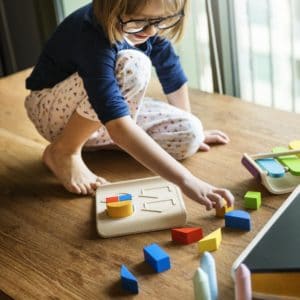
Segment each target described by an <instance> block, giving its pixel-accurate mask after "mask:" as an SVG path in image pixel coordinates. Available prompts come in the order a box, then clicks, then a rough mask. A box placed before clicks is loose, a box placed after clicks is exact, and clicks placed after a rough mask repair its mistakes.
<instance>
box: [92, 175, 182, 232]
mask: <svg viewBox="0 0 300 300" xmlns="http://www.w3.org/2000/svg"><path fill="white" fill-rule="evenodd" d="M122 194H131V195H132V200H131V201H132V203H133V209H134V211H133V214H132V215H131V216H128V217H124V218H111V217H109V216H108V214H107V210H106V198H108V197H114V196H119V195H122ZM186 219H187V214H186V208H185V205H184V201H183V198H182V194H181V191H180V189H179V188H178V187H177V186H176V185H174V184H173V183H171V182H169V181H167V180H165V179H163V178H161V177H150V178H143V179H136V180H128V181H120V182H115V183H110V184H106V185H103V186H101V187H99V188H98V189H97V191H96V223H97V224H96V225H97V231H98V233H99V235H100V236H102V237H114V236H122V235H127V234H132V233H139V232H147V231H154V230H161V229H167V228H173V227H178V226H183V225H184V224H185V223H186Z"/></svg>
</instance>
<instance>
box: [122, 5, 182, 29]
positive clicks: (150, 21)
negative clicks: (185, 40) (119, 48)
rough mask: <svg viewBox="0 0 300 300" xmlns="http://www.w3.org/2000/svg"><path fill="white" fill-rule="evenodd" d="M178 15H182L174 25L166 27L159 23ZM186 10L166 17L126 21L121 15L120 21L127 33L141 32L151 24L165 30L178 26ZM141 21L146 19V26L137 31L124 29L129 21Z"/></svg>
mask: <svg viewBox="0 0 300 300" xmlns="http://www.w3.org/2000/svg"><path fill="white" fill-rule="evenodd" d="M176 16H180V18H179V19H178V21H176V22H175V23H174V24H173V25H171V26H169V27H166V28H159V27H158V24H159V23H160V22H161V21H164V20H167V19H169V18H173V17H176ZM184 16H185V15H184V11H183V9H182V10H181V11H180V12H178V13H177V14H175V15H172V16H168V17H164V18H152V19H131V20H128V21H126V22H124V21H123V20H122V19H121V17H119V22H120V24H121V26H122V31H123V32H125V33H127V34H136V33H139V32H142V31H144V30H145V29H146V28H147V27H149V26H153V25H154V26H155V27H156V28H158V29H159V30H165V29H169V28H172V27H174V26H176V25H177V24H178V23H179V22H180V21H181V20H182V18H183V17H184ZM140 21H144V22H145V23H147V25H146V26H144V27H143V28H142V29H141V30H139V31H136V32H127V31H125V30H124V29H123V27H124V26H125V25H126V24H127V23H130V22H140Z"/></svg>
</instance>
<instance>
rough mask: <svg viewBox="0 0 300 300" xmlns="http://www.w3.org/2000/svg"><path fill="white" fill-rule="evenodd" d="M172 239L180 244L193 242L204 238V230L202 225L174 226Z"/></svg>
mask: <svg viewBox="0 0 300 300" xmlns="http://www.w3.org/2000/svg"><path fill="white" fill-rule="evenodd" d="M171 235H172V240H173V241H174V242H177V243H180V244H186V245H187V244H191V243H195V242H197V241H199V240H201V239H202V237H203V232H202V228H200V227H185V228H173V229H172V230H171Z"/></svg>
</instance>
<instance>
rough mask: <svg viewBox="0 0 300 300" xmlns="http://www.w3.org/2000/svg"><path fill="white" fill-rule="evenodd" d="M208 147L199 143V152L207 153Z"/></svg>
mask: <svg viewBox="0 0 300 300" xmlns="http://www.w3.org/2000/svg"><path fill="white" fill-rule="evenodd" d="M209 149H210V147H209V145H207V144H205V143H201V144H200V146H199V149H198V150H199V151H209Z"/></svg>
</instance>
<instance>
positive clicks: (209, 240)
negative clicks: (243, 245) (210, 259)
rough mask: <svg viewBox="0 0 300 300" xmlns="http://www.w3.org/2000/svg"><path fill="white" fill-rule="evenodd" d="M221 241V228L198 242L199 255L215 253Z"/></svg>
mask: <svg viewBox="0 0 300 300" xmlns="http://www.w3.org/2000/svg"><path fill="white" fill-rule="evenodd" d="M221 240H222V232H221V228H219V229H217V230H215V231H213V232H212V233H210V234H209V235H207V236H205V237H204V238H203V239H201V240H200V241H199V242H198V250H199V252H200V253H202V252H204V251H215V250H217V249H218V248H219V246H220V244H221Z"/></svg>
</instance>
